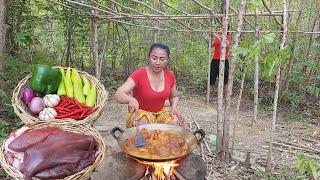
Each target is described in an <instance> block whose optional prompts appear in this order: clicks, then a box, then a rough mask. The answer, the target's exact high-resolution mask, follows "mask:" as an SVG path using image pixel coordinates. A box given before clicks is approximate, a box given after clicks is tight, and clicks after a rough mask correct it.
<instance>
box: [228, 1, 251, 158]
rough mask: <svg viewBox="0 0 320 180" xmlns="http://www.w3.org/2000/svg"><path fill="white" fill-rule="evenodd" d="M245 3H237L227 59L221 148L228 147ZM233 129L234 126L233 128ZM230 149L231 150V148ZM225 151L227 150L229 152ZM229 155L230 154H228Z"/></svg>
mask: <svg viewBox="0 0 320 180" xmlns="http://www.w3.org/2000/svg"><path fill="white" fill-rule="evenodd" d="M245 5H246V0H241V1H240V5H239V15H238V20H237V21H238V24H237V33H236V34H235V36H234V43H233V45H232V56H231V58H230V60H229V62H230V70H229V79H228V84H227V92H226V106H225V122H224V130H223V132H224V134H223V140H224V143H223V148H224V149H228V148H229V126H230V125H229V118H230V116H229V110H230V106H231V97H232V87H233V78H234V77H233V72H234V70H235V63H234V61H235V59H236V58H237V54H236V52H235V50H236V49H237V47H238V45H239V39H240V35H241V29H242V24H243V19H244V18H243V13H244V11H245ZM233 130H235V128H234V129H233ZM231 151H232V150H231ZM231 151H227V152H231ZM230 157H231V156H230Z"/></svg>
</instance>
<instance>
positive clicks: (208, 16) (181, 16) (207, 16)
mask: <svg viewBox="0 0 320 180" xmlns="http://www.w3.org/2000/svg"><path fill="white" fill-rule="evenodd" d="M282 15H283V14H282V13H272V14H270V13H265V12H262V13H259V12H258V13H246V14H244V16H282ZM229 16H237V14H229ZM218 17H223V14H190V15H186V14H179V15H169V14H144V15H130V16H127V15H126V16H118V15H113V16H110V15H108V18H111V19H147V18H150V19H159V20H179V19H212V18H218Z"/></svg>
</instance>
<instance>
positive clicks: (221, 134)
mask: <svg viewBox="0 0 320 180" xmlns="http://www.w3.org/2000/svg"><path fill="white" fill-rule="evenodd" d="M229 5H230V0H226V1H225V14H224V17H223V32H222V36H221V53H220V66H219V84H218V107H217V112H218V115H217V116H218V117H217V146H216V151H217V152H216V155H217V159H218V160H222V161H225V160H226V157H225V154H226V150H225V149H223V142H225V141H224V139H223V137H224V129H225V128H224V127H225V126H224V125H223V122H224V113H223V109H224V108H223V99H224V97H223V93H224V90H223V89H224V68H225V54H226V37H227V31H228V21H229V15H228V14H229ZM227 126H228V125H227Z"/></svg>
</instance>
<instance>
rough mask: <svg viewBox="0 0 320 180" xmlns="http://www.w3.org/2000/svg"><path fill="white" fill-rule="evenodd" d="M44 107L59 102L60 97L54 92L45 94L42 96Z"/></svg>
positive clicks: (53, 105) (52, 105)
mask: <svg viewBox="0 0 320 180" xmlns="http://www.w3.org/2000/svg"><path fill="white" fill-rule="evenodd" d="M43 101H44V104H45V105H46V107H55V106H56V105H58V104H59V101H60V97H59V96H58V95H56V94H47V95H45V96H44V97H43Z"/></svg>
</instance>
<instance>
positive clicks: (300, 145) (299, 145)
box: [275, 139, 320, 153]
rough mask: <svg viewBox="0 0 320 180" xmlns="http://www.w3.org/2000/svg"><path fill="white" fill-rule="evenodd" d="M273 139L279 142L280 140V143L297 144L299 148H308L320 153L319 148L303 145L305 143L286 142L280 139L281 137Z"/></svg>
mask: <svg viewBox="0 0 320 180" xmlns="http://www.w3.org/2000/svg"><path fill="white" fill-rule="evenodd" d="M275 140H276V141H279V142H282V143H286V144H289V145H292V146H298V147H301V148H305V149H309V150H312V151H315V152H317V153H320V149H317V148H313V147H309V146H305V145H302V144H297V143H292V142H288V141H285V140H282V139H275Z"/></svg>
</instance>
